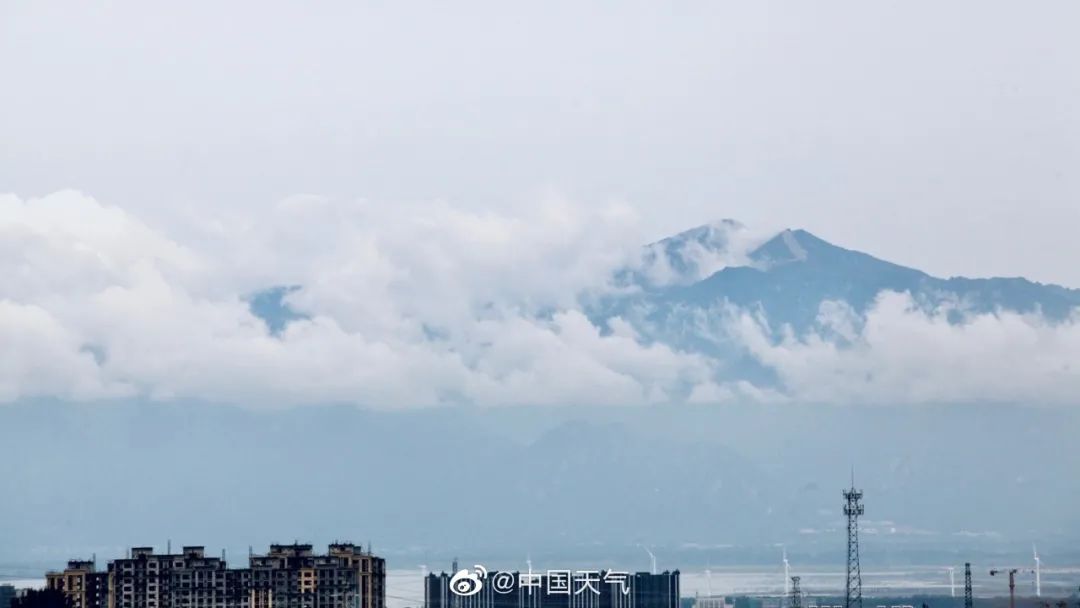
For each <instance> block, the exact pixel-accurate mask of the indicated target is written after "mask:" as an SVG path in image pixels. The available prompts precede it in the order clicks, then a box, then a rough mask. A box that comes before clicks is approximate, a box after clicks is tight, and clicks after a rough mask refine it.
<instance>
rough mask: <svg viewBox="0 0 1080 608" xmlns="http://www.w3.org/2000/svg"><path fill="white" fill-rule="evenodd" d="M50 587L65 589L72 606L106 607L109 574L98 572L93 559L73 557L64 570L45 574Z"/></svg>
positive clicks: (58, 589) (74, 607)
mask: <svg viewBox="0 0 1080 608" xmlns="http://www.w3.org/2000/svg"><path fill="white" fill-rule="evenodd" d="M45 585H46V586H47V587H48V588H49V589H55V590H57V591H63V592H64V593H65V594H66V595H67V596H68V598H70V599H71V605H72V608H104V607H105V606H106V605H107V604H108V598H109V574H108V573H107V572H98V571H97V569H96V568H95V565H94V561H93V560H77V559H73V560H71V561H69V562H68V563H67V568H65V569H64V571H63V572H49V573H48V574H46V575H45Z"/></svg>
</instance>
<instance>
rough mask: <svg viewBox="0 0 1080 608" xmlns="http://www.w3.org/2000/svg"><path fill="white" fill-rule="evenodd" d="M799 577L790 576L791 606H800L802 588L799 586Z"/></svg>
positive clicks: (799, 607)
mask: <svg viewBox="0 0 1080 608" xmlns="http://www.w3.org/2000/svg"><path fill="white" fill-rule="evenodd" d="M800 580H801V577H798V576H793V577H791V608H802V589H801V588H800V587H799V581H800Z"/></svg>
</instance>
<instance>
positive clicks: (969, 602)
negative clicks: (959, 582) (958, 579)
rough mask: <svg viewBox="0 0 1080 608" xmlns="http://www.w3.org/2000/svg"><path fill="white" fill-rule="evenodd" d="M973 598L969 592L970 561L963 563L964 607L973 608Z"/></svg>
mask: <svg viewBox="0 0 1080 608" xmlns="http://www.w3.org/2000/svg"><path fill="white" fill-rule="evenodd" d="M974 605H975V600H974V598H973V597H972V594H971V562H968V563H965V564H964V608H974Z"/></svg>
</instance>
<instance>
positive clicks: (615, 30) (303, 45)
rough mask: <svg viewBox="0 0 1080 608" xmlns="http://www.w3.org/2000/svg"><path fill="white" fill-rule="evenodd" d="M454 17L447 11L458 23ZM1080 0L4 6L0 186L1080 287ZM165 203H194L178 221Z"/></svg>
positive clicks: (133, 207) (159, 217)
mask: <svg viewBox="0 0 1080 608" xmlns="http://www.w3.org/2000/svg"><path fill="white" fill-rule="evenodd" d="M451 6H452V8H451ZM1077 23H1080V4H1077V3H1076V2H1073V1H1071V0H1065V1H1060V2H1057V1H1046V2H1032V3H1018V2H997V1H985V0H983V1H977V2H976V1H972V2H948V3H941V2H929V1H928V2H862V1H842V2H814V3H805V2H741V3H733V2H680V3H659V2H658V3H631V2H603V3H585V2H577V1H575V2H542V3H531V4H527V3H506V2H491V3H468V2H462V3H452V4H450V3H410V4H408V5H406V4H404V3H398V2H369V3H355V2H342V3H319V5H318V6H313V5H311V4H309V3H303V4H300V3H272V2H258V3H254V2H252V3H248V4H246V5H245V4H244V3H232V4H228V5H225V4H222V3H200V2H191V3H179V4H176V3H173V4H169V5H168V6H167V7H166V6H165V5H162V4H158V3H153V5H151V4H150V3H141V2H112V3H108V6H107V7H106V8H102V7H90V6H88V5H87V3H49V2H17V1H9V2H4V3H3V4H2V5H0V82H2V87H3V93H2V94H0V191H6V192H13V193H15V194H17V195H19V196H20V197H22V198H28V197H37V196H42V195H46V194H49V193H51V192H54V191H56V190H59V189H61V188H75V189H78V190H81V191H83V192H85V193H87V194H88V195H90V196H93V197H94V198H95V199H96V200H98V201H100V202H102V203H103V204H106V205H114V206H118V207H121V208H123V209H125V210H127V211H129V212H131V213H134V214H136V215H138V216H139V217H141V218H143V219H144V220H145V221H147V222H148V223H150V224H151V225H153V226H155V227H164V228H166V229H169V227H170V226H171V225H172V224H173V223H175V222H176V221H177V219H176V218H177V217H179V216H183V217H190V216H191V215H192V214H194V215H199V214H203V213H205V214H207V215H209V214H210V211H211V210H217V211H220V210H222V209H226V210H230V211H233V212H235V213H238V214H240V215H244V214H254V213H255V212H256V210H258V212H262V210H263V209H267V208H269V207H270V206H272V205H274V204H276V203H277V202H278V201H280V200H281V199H283V198H285V197H288V196H290V195H294V194H298V193H313V194H318V195H323V196H328V197H332V198H335V199H355V198H364V199H367V200H369V201H372V203H373V204H374V205H376V206H387V207H388V206H391V205H394V204H395V203H397V202H400V201H430V200H442V201H446V202H447V203H448V204H450V205H452V206H454V207H456V208H461V209H468V210H472V211H476V212H479V213H486V212H493V213H499V214H503V215H507V216H516V215H522V216H524V215H525V214H524V212H522V211H521V210H522V209H524V208H525V207H528V206H531V205H532V204H534V202H535V201H536V200H537V198H538V197H543V196H549V195H552V194H556V195H558V196H560V197H562V198H563V199H565V200H567V201H571V203H572V204H574V205H578V206H589V207H596V208H601V207H604V206H606V205H608V204H610V203H612V202H621V203H623V204H625V205H627V206H629V207H631V208H633V209H635V210H636V211H637V213H638V214H639V216H640V218H641V225H643V226H645V230H644V231H643V237H645V238H658V237H661V236H664V235H665V234H668V233H671V232H675V231H677V230H680V229H683V228H686V227H689V226H692V225H696V224H700V223H704V222H706V221H709V220H713V219H716V218H721V217H735V218H738V219H740V220H742V221H743V222H746V223H749V224H752V225H769V226H774V225H775V226H784V225H787V226H793V227H805V228H807V229H809V230H811V231H813V232H815V233H818V234H820V235H821V236H823V237H825V238H827V239H829V240H831V241H833V242H836V243H838V244H841V245H844V246H847V247H851V248H857V249H862V250H865V251H868V252H871V253H874V254H877V255H879V256H882V257H885V258H888V259H891V260H895V261H898V262H902V263H906V264H909V265H913V266H916V267H920V268H922V269H925V270H928V271H930V272H933V273H937V274H944V275H949V274H960V273H963V274H968V275H1017V274H1022V275H1025V276H1028V277H1030V278H1033V279H1037V280H1043V281H1053V282H1060V283H1065V284H1069V285H1071V286H1080V266H1078V265H1077V264H1076V260H1077V259H1078V258H1080V239H1077V238H1076V234H1075V233H1076V230H1077V226H1080V70H1078V69H1077V63H1076V61H1077V60H1076V58H1077V57H1080V36H1076V24H1077ZM181 207H184V208H186V209H188V210H189V211H185V212H183V213H182V212H181V211H180V208H181Z"/></svg>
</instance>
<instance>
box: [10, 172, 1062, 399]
mask: <svg viewBox="0 0 1080 608" xmlns="http://www.w3.org/2000/svg"><path fill="white" fill-rule="evenodd" d="M642 232H643V231H642V226H641V225H640V223H639V221H638V219H637V217H636V215H635V214H634V213H633V212H632V211H630V210H628V209H627V208H625V207H621V206H618V205H612V206H609V207H605V208H602V209H599V210H596V209H591V210H583V209H582V208H581V207H577V206H574V205H572V204H569V203H567V202H566V201H562V200H559V199H556V198H548V199H545V200H543V201H540V202H539V203H538V204H536V205H535V206H534V207H532V208H531V210H530V211H529V212H528V213H527V214H524V215H522V216H520V217H510V216H505V215H492V214H483V213H474V212H467V211H463V210H460V209H457V208H455V207H453V206H450V205H448V204H445V203H438V202H436V203H424V204H411V205H400V206H397V207H388V206H385V205H384V206H378V207H376V206H373V205H370V204H368V203H366V202H363V201H360V202H355V203H342V202H336V201H331V200H327V199H323V198H319V197H314V196H298V197H293V198H290V199H287V200H285V201H283V202H281V203H280V204H278V205H276V206H274V207H273V208H272V209H269V210H267V211H266V212H265V213H262V214H259V215H257V216H253V215H229V214H228V213H221V214H218V215H216V216H213V217H192V218H189V222H188V223H187V224H186V225H174V226H169V227H167V228H158V227H152V226H150V225H147V224H146V223H144V222H142V221H140V220H139V219H138V218H136V217H134V216H132V215H131V214H129V213H126V212H125V211H123V210H121V209H118V208H116V207H111V206H108V205H105V204H102V203H99V202H98V201H95V200H94V199H92V198H90V197H88V196H86V195H83V194H81V193H79V192H75V191H63V192H58V193H55V194H52V195H49V196H46V197H43V198H40V199H31V200H23V199H20V198H19V197H17V196H14V195H5V196H0V276H2V277H3V280H2V281H0V402H11V401H14V400H17V399H20V398H27V397H35V396H55V397H59V398H64V399H80V400H90V399H99V398H112V397H126V396H142V397H151V398H158V399H168V398H179V397H184V398H200V399H206V400H210V401H225V402H235V403H241V404H246V405H251V406H278V405H288V404H300V403H317V402H328V401H344V402H352V403H360V404H365V405H369V406H373V407H385V408H392V407H409V406H424V405H435V404H440V403H447V402H452V403H458V402H466V403H478V404H484V405H504V404H505V405H513V404H567V405H574V404H611V405H619V404H640V403H673V402H731V401H740V400H763V401H783V400H794V401H801V400H815V401H912V402H922V401H933V400H941V399H947V400H966V399H1012V400H1021V401H1030V400H1039V401H1048V402H1067V401H1070V400H1071V399H1072V396H1073V395H1075V394H1078V389H1080V371H1078V370H1076V369H1075V366H1072V365H1071V363H1072V362H1074V361H1080V323H1075V322H1070V323H1065V324H1060V325H1051V324H1049V323H1047V322H1045V321H1044V320H1043V319H1041V318H1039V317H1037V316H1030V315H1029V316H1021V315H1015V314H1007V313H1001V314H998V315H982V316H973V317H969V318H968V320H967V321H966V322H965V323H963V324H960V325H950V324H949V323H948V322H947V321H946V318H945V316H944V312H942V313H935V314H930V315H928V314H927V313H925V312H922V311H919V310H918V309H917V308H915V307H914V306H911V303H910V302H909V301H908V299H907V298H906V296H904V295H902V294H883V295H882V296H881V297H880V298H879V301H878V304H877V305H876V306H875V307H874V308H873V309H872V310H871V311H870V312H869V313H868V315H867V318H866V320H865V322H864V323H854V322H852V321H851V319H849V318H847V316H848V315H850V314H852V313H851V311H850V310H848V309H846V308H845V306H844V305H843V304H839V303H827V304H825V305H823V306H822V313H821V314H822V316H821V319H820V323H819V325H820V326H821V327H822V328H823V331H821V333H820V334H810V335H805V336H793V335H790V334H788V335H787V337H785V338H783V339H780V340H776V339H775V338H773V337H771V333H770V332H769V331H768V330H766V329H765V328H764V326H763V324H762V320H760V319H757V318H756V317H755V316H753V315H752V314H750V313H749V312H747V311H740V310H730V309H728V310H727V311H726V312H725V313H724V314H723V315H722V320H721V323H722V326H723V329H724V333H725V335H727V336H728V337H729V339H731V340H733V341H734V344H735V347H737V348H738V349H742V350H743V351H744V352H746V353H748V354H749V355H750V356H751V357H753V358H754V359H756V360H757V361H758V362H760V363H761V364H763V365H765V366H767V367H768V368H771V369H772V370H773V371H774V372H775V374H776V376H777V377H779V378H780V379H781V386H780V387H769V386H761V385H755V384H753V383H751V382H749V381H747V380H746V379H744V378H740V377H737V376H736V375H734V373H733V372H731V371H730V368H729V367H728V366H727V365H725V363H724V362H722V361H717V360H714V359H710V358H709V357H706V356H704V355H701V354H695V353H688V352H680V351H678V350H675V349H672V348H669V347H667V346H665V345H663V344H658V343H656V342H653V341H650V340H647V339H645V338H644V337H643V336H642V335H641V334H640V332H641V331H642V329H641V328H637V327H634V326H633V325H632V324H631V323H630V322H628V321H625V320H623V319H620V318H614V319H609V320H608V321H607V322H606V323H605V324H604V327H598V326H596V325H594V324H593V322H591V321H590V320H589V318H588V317H587V316H586V315H585V314H584V312H582V305H581V302H582V301H583V300H585V299H588V298H590V297H593V296H595V295H598V294H600V293H603V292H605V291H607V290H609V289H611V287H610V281H611V276H612V273H613V271H614V270H616V269H618V268H621V267H625V266H626V265H627V264H633V263H635V262H636V261H637V260H638V259H639V256H640V254H641V251H642V249H641V247H640V244H641V242H642ZM179 235H183V236H182V237H181V236H179ZM274 285H298V286H301V287H300V289H298V290H296V291H294V292H292V293H290V294H289V295H288V296H287V302H288V303H289V305H290V306H291V307H292V308H293V309H295V310H297V311H299V312H302V313H303V314H304V315H306V316H307V318H306V319H303V320H297V321H293V322H291V323H290V324H289V325H288V326H287V327H286V328H285V329H284V331H283V332H281V334H280V335H277V336H275V335H271V333H270V332H269V330H268V328H267V326H266V325H265V323H263V321H262V320H261V319H259V318H257V317H256V316H254V315H253V314H252V313H251V312H250V310H249V308H248V303H247V301H246V299H245V298H246V297H247V296H248V295H249V294H251V293H252V292H254V291H257V290H260V289H264V288H266V287H269V286H274ZM826 329H827V331H826Z"/></svg>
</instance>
